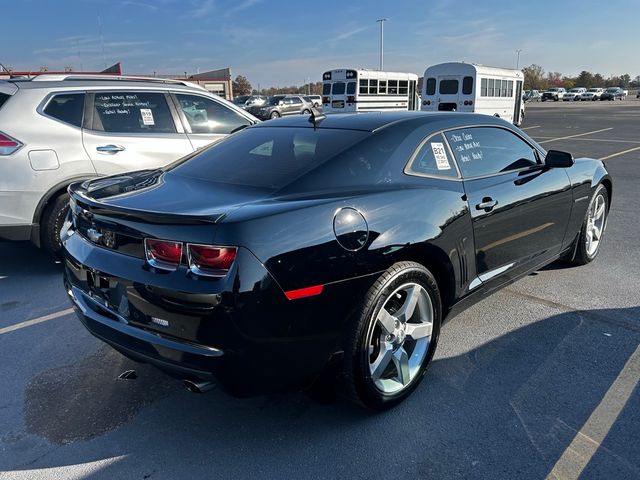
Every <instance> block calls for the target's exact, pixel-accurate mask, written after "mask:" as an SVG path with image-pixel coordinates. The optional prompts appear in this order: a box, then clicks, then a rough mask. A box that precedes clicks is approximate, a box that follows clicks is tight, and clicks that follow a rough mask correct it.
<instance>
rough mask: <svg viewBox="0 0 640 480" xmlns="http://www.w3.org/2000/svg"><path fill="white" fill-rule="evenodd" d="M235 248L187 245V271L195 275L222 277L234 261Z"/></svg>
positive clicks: (236, 251)
mask: <svg viewBox="0 0 640 480" xmlns="http://www.w3.org/2000/svg"><path fill="white" fill-rule="evenodd" d="M237 253H238V249H237V248H236V247H218V246H213V245H197V244H193V243H188V244H187V257H188V258H189V269H190V270H191V271H192V272H193V273H195V274H196V275H204V276H207V277H224V276H225V275H226V274H227V273H228V272H229V269H230V268H231V265H233V261H234V260H235V259H236V254H237Z"/></svg>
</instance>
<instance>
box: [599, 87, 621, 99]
mask: <svg viewBox="0 0 640 480" xmlns="http://www.w3.org/2000/svg"><path fill="white" fill-rule="evenodd" d="M625 97H626V95H625V93H624V91H623V90H622V89H621V88H620V87H609V88H607V89H606V90H605V91H604V93H603V94H602V95H601V96H600V100H624V99H625Z"/></svg>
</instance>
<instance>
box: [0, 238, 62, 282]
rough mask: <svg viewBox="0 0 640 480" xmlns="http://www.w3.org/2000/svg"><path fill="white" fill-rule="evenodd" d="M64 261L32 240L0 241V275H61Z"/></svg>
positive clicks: (9, 276)
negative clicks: (57, 258)
mask: <svg viewBox="0 0 640 480" xmlns="http://www.w3.org/2000/svg"><path fill="white" fill-rule="evenodd" d="M61 273H62V263H61V262H60V261H59V260H56V259H55V258H54V257H53V255H52V254H50V253H48V252H45V251H44V250H41V249H39V248H37V247H36V246H35V245H33V244H32V243H31V242H0V277H8V278H12V277H26V276H33V277H35V276H39V275H50V274H55V275H59V274H61Z"/></svg>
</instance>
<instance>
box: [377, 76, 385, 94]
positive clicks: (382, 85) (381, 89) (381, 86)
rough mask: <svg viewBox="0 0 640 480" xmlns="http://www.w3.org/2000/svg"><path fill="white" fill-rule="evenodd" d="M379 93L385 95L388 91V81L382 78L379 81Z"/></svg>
mask: <svg viewBox="0 0 640 480" xmlns="http://www.w3.org/2000/svg"><path fill="white" fill-rule="evenodd" d="M378 93H379V94H381V95H385V94H386V93H387V81H386V80H380V81H379V82H378Z"/></svg>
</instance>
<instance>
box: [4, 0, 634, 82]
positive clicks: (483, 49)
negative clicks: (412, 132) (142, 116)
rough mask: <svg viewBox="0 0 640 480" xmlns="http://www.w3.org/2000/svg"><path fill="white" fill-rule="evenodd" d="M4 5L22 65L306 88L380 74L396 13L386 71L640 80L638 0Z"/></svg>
mask: <svg viewBox="0 0 640 480" xmlns="http://www.w3.org/2000/svg"><path fill="white" fill-rule="evenodd" d="M1 1H2V4H3V6H4V8H3V15H2V16H3V21H2V29H1V31H0V45H2V47H3V48H2V50H0V63H2V64H4V65H9V66H12V67H13V68H14V69H16V70H21V69H38V68H39V67H40V66H41V65H46V66H48V67H49V68H50V69H52V70H53V69H56V70H57V69H63V68H64V67H65V66H73V67H74V68H75V69H80V68H83V69H85V70H93V69H101V68H103V66H104V65H105V63H106V64H107V65H110V64H112V63H115V62H116V61H121V62H122V64H123V69H124V72H125V73H130V74H147V73H149V74H150V73H153V72H154V71H156V72H158V73H182V72H185V71H187V72H189V73H193V72H195V71H196V70H197V69H199V70H200V71H205V70H210V69H216V68H222V67H227V66H229V67H231V68H232V74H233V75H234V76H235V75H245V76H246V77H247V78H248V79H249V81H250V82H251V83H252V84H253V85H254V86H257V85H258V84H260V86H262V87H268V86H274V85H279V86H285V85H294V84H303V83H304V82H306V79H307V78H311V80H312V81H319V80H320V79H321V75H322V72H323V71H325V70H328V69H331V68H337V67H345V66H349V67H356V68H358V67H361V68H377V66H378V51H379V50H378V48H379V27H378V24H377V23H376V19H377V18H381V17H385V18H388V19H389V20H388V22H386V24H385V70H395V71H408V72H414V73H418V74H420V75H422V73H423V72H424V69H425V68H426V67H427V66H428V65H432V64H434V63H440V62H443V61H460V60H464V61H467V62H476V63H484V64H487V65H494V66H504V67H512V68H513V67H515V64H516V53H515V50H516V49H522V53H521V56H520V66H521V67H522V66H525V65H530V64H532V63H537V64H539V65H542V67H543V68H544V69H545V70H546V71H559V72H562V73H563V74H571V75H573V74H577V73H579V72H580V71H581V70H590V71H592V72H600V73H602V74H603V75H605V76H609V75H611V74H614V75H618V74H623V73H629V74H630V75H631V76H632V77H635V76H636V75H640V63H639V62H638V59H639V58H640V50H639V49H640V42H639V41H638V40H639V39H640V35H639V34H638V27H637V18H638V15H639V14H640V11H639V9H638V7H639V6H640V5H639V4H638V1H637V0H610V1H608V2H602V1H597V2H592V1H581V2H563V1H558V0H554V1H552V0H537V1H534V2H526V1H525V2H517V1H516V2H513V1H512V2H505V1H504V0H499V1H495V0H482V1H471V0H458V1H453V0H393V1H391V0H385V1H382V0H368V1H361V2H357V1H351V2H349V1H345V0H323V1H314V2H309V1H304V0H298V1H295V2H294V1H287V0H281V1H279V0H236V1H230V0H108V1H106V0H58V1H55V2H54V1H36V0H1ZM100 31H101V32H102V36H101V35H100ZM103 46H104V48H103ZM103 52H104V53H103Z"/></svg>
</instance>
